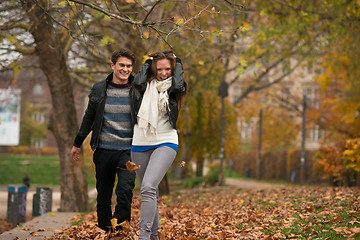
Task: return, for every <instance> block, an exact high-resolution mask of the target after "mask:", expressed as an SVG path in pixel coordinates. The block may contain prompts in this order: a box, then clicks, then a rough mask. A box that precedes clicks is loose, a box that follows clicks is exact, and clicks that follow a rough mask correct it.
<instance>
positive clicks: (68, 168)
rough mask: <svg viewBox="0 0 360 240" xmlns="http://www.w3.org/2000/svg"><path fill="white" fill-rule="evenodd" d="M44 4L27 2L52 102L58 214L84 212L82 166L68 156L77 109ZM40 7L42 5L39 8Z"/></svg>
mask: <svg viewBox="0 0 360 240" xmlns="http://www.w3.org/2000/svg"><path fill="white" fill-rule="evenodd" d="M44 2H47V1H34V0H29V1H26V5H25V6H26V10H27V12H28V15H29V18H30V23H31V24H30V25H31V29H30V32H31V34H32V35H33V37H34V39H35V43H36V55H37V56H38V57H39V64H40V67H41V69H42V71H43V72H44V74H45V76H46V78H47V81H48V84H49V89H50V93H51V98H52V106H53V109H52V113H51V116H50V118H51V119H50V123H49V129H50V130H51V131H52V132H53V133H54V135H55V138H56V142H57V145H58V150H59V157H60V173H61V176H60V190H61V202H60V210H61V211H85V210H87V209H88V194H87V183H86V173H85V168H84V162H83V161H79V162H76V163H75V162H73V161H72V159H71V156H70V151H71V147H72V144H73V138H74V136H75V134H76V132H77V120H76V109H75V104H74V96H73V92H72V85H71V81H70V77H69V73H68V70H67V67H66V59H65V55H64V52H63V47H62V46H64V44H62V43H61V41H60V36H58V35H57V34H56V32H57V29H55V28H54V26H55V25H56V23H54V22H53V20H52V18H51V17H50V16H49V15H48V14H47V13H46V12H44V9H46V4H44ZM39 5H42V6H41V7H40V6H39Z"/></svg>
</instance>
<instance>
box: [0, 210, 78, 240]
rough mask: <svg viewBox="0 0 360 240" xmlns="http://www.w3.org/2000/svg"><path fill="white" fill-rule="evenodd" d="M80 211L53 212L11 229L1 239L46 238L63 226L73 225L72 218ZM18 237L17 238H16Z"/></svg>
mask: <svg viewBox="0 0 360 240" xmlns="http://www.w3.org/2000/svg"><path fill="white" fill-rule="evenodd" d="M77 214H78V213H75V212H56V213H54V212H52V213H46V214H44V215H42V216H40V217H36V218H34V219H33V220H31V221H29V222H26V223H24V224H23V225H21V226H20V227H16V228H13V229H11V230H10V231H7V232H4V233H3V234H1V235H0V240H11V239H19V240H20V239H22V240H25V239H32V240H35V239H45V238H46V237H50V236H52V235H54V233H55V232H56V230H61V228H62V227H63V226H70V225H71V222H72V220H71V218H72V217H73V216H75V215H77ZM16 237H17V238H16Z"/></svg>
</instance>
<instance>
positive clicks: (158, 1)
mask: <svg viewBox="0 0 360 240" xmlns="http://www.w3.org/2000/svg"><path fill="white" fill-rule="evenodd" d="M161 1H162V0H157V1H156V2H155V3H154V5H153V6H152V7H151V9H150V10H149V11H148V12H147V14H146V16H145V17H144V20H143V22H146V20H147V19H148V17H149V16H150V14H151V13H152V11H153V10H154V8H155V7H156V5H158V4H159V3H160V2H161Z"/></svg>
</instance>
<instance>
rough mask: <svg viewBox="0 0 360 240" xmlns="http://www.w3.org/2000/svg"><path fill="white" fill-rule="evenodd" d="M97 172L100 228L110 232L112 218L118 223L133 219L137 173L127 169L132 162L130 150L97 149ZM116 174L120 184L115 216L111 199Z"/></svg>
mask: <svg viewBox="0 0 360 240" xmlns="http://www.w3.org/2000/svg"><path fill="white" fill-rule="evenodd" d="M93 161H94V163H95V171H96V190H97V192H98V195H97V215H98V224H99V228H101V229H103V230H105V231H108V230H110V228H111V222H110V220H111V218H113V217H116V218H117V219H118V223H120V222H123V221H125V220H129V222H130V219H131V202H132V196H133V193H132V191H133V189H134V186H135V173H134V172H133V173H130V172H129V171H128V170H127V169H126V162H127V161H130V150H122V151H116V150H107V149H96V150H95V152H94V156H93ZM115 174H117V176H118V183H117V185H116V188H115V194H116V197H117V204H116V206H115V212H114V215H113V214H112V210H111V197H112V193H113V188H114V182H115Z"/></svg>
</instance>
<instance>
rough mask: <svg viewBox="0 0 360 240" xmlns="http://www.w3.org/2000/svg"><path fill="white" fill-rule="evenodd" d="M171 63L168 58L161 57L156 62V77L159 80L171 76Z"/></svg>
mask: <svg viewBox="0 0 360 240" xmlns="http://www.w3.org/2000/svg"><path fill="white" fill-rule="evenodd" d="M171 74H172V72H171V63H170V60H169V59H167V58H164V59H160V60H158V61H157V62H156V79H157V80H159V81H164V80H165V79H167V78H169V77H171Z"/></svg>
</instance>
